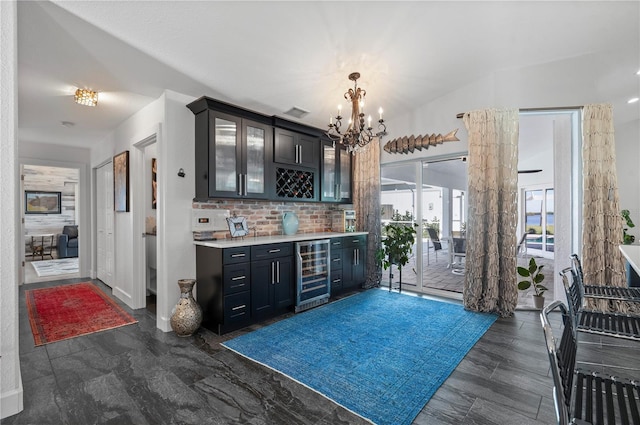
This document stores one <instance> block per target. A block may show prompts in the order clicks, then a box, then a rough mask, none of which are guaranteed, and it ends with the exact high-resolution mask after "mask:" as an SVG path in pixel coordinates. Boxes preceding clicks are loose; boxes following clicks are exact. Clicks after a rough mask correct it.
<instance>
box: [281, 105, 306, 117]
mask: <svg viewBox="0 0 640 425" xmlns="http://www.w3.org/2000/svg"><path fill="white" fill-rule="evenodd" d="M285 115H291V116H292V117H296V118H303V117H306V116H307V115H309V111H305V110H304V109H301V108H298V107H297V106H294V107H293V108H291V109H289V110H288V111H287V112H285Z"/></svg>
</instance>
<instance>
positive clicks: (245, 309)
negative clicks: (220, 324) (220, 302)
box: [224, 291, 251, 325]
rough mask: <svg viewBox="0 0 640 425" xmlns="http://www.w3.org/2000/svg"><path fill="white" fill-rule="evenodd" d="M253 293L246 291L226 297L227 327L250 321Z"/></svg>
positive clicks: (225, 317) (225, 314) (225, 313)
mask: <svg viewBox="0 0 640 425" xmlns="http://www.w3.org/2000/svg"><path fill="white" fill-rule="evenodd" d="M250 303H251V292H249V291H244V292H238V293H237V294H233V295H227V296H226V297H224V322H225V324H226V325H228V324H229V323H233V322H241V321H243V320H248V319H249V312H250V311H251V309H250Z"/></svg>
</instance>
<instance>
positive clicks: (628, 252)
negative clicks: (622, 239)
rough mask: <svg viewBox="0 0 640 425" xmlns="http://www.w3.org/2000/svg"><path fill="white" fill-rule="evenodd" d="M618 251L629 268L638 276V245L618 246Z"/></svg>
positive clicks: (639, 260) (639, 250) (639, 264)
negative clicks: (629, 265)
mask: <svg viewBox="0 0 640 425" xmlns="http://www.w3.org/2000/svg"><path fill="white" fill-rule="evenodd" d="M620 251H622V255H624V258H626V259H627V261H628V262H629V264H631V267H633V268H634V270H635V271H636V272H637V273H638V274H640V245H620Z"/></svg>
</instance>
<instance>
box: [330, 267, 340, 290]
mask: <svg viewBox="0 0 640 425" xmlns="http://www.w3.org/2000/svg"><path fill="white" fill-rule="evenodd" d="M330 282H331V293H332V294H335V293H336V292H339V291H340V290H341V289H342V270H331V280H330Z"/></svg>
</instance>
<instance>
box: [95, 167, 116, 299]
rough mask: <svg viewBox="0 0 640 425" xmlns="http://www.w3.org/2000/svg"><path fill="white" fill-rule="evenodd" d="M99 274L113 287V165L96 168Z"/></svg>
mask: <svg viewBox="0 0 640 425" xmlns="http://www.w3.org/2000/svg"><path fill="white" fill-rule="evenodd" d="M96 188H97V195H96V213H97V241H96V243H97V275H98V279H100V280H101V281H102V282H104V283H105V284H106V285H107V286H109V287H111V286H112V284H111V282H112V280H113V266H114V264H113V246H114V240H113V214H114V213H113V165H112V164H111V162H109V163H107V164H105V165H103V166H102V167H100V168H98V169H97V170H96Z"/></svg>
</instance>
